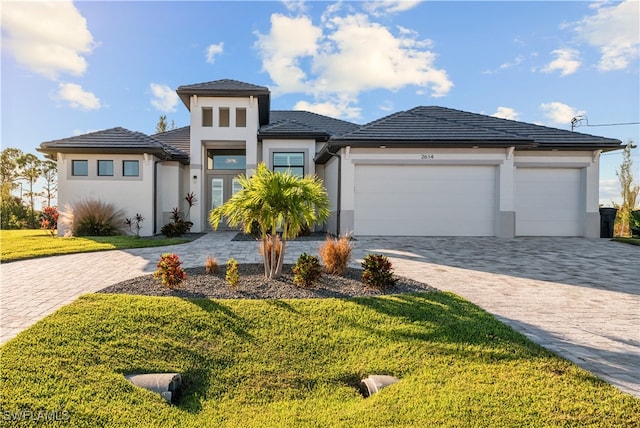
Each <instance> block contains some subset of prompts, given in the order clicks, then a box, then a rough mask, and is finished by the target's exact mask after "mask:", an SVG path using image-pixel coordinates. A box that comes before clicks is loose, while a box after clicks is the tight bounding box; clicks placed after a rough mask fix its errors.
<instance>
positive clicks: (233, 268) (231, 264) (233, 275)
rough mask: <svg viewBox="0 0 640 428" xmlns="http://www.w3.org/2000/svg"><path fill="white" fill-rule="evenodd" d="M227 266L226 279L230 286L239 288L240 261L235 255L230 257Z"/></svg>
mask: <svg viewBox="0 0 640 428" xmlns="http://www.w3.org/2000/svg"><path fill="white" fill-rule="evenodd" d="M226 268H227V271H226V272H225V274H224V279H225V280H226V281H227V283H228V284H229V286H231V288H233V289H234V290H235V289H237V288H238V282H239V281H240V270H239V266H238V261H237V260H236V259H234V258H233V257H232V258H230V259H229V260H227V264H226Z"/></svg>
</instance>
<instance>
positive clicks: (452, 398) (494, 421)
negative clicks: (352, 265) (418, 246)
mask: <svg viewBox="0 0 640 428" xmlns="http://www.w3.org/2000/svg"><path fill="white" fill-rule="evenodd" d="M0 367H1V370H2V378H1V385H2V386H1V388H2V391H1V394H0V397H1V398H0V407H1V408H2V412H3V417H4V418H5V419H4V424H5V425H4V426H14V425H16V426H17V425H19V424H18V423H17V422H14V421H11V420H9V419H11V417H15V415H21V414H24V413H21V412H24V411H31V412H35V413H37V412H38V411H45V412H46V411H48V412H57V414H58V415H59V416H60V415H62V416H63V417H64V418H65V419H68V420H64V421H60V422H59V424H60V426H74V427H75V426H143V427H159V426H166V427H225V426H227V427H269V426H276V427H281V426H291V427H306V426H313V427H332V426H342V427H353V426H365V427H366V426H369V427H379V426H385V427H390V426H405V427H409V426H411V427H413V426H416V427H429V426H445V427H522V426H531V427H542V426H554V427H556V426H576V427H578V426H579V427H584V426H593V427H608V426H610V427H623V426H624V427H626V426H639V425H640V399H637V398H634V397H632V396H630V395H627V394H623V393H621V392H619V391H618V390H616V389H615V388H614V387H612V386H610V385H608V384H606V383H605V382H603V381H601V380H599V379H597V378H595V377H594V376H592V375H590V374H589V373H588V372H586V371H584V370H582V369H580V368H578V367H577V366H575V365H574V364H572V363H570V362H568V361H565V360H563V359H560V358H558V357H557V356H555V355H553V354H551V353H550V352H548V351H546V350H545V349H543V348H541V347H539V346H537V345H535V344H534V343H532V342H530V341H529V340H528V339H526V338H525V337H523V336H522V335H520V334H518V333H516V332H514V331H513V330H512V329H510V328H509V327H507V326H505V325H504V324H502V323H500V322H498V321H496V320H495V318H493V317H492V316H491V315H489V314H487V313H486V312H484V311H482V310H481V309H479V308H478V307H476V306H474V305H472V304H471V303H469V302H467V301H465V300H463V299H461V298H459V297H457V296H454V295H452V294H448V293H427V294H415V295H398V296H385V297H372V298H354V299H324V300H323V299H309V300H207V299H180V298H158V297H142V296H125V295H101V294H94V295H87V296H84V297H82V298H80V299H79V300H77V301H76V302H74V303H73V304H70V305H68V306H66V307H64V308H62V309H60V310H59V311H57V312H56V313H55V314H53V315H51V316H49V317H47V318H45V319H44V320H42V321H40V322H38V323H37V324H36V325H34V326H33V327H32V328H30V329H29V330H27V331H25V332H23V333H21V334H20V335H18V336H17V337H16V338H14V339H13V340H11V341H9V342H8V343H7V344H5V345H4V346H3V347H2V348H0ZM173 371H177V372H180V373H182V374H183V378H184V387H185V389H184V391H183V394H182V396H181V398H180V399H179V401H178V402H177V403H176V404H175V405H170V404H168V403H166V402H165V401H164V399H163V398H161V397H160V396H159V395H157V394H154V393H152V392H149V391H146V390H143V389H139V388H137V387H134V386H132V385H131V384H129V383H128V382H127V381H126V380H125V379H124V377H123V374H129V373H141V372H173ZM369 374H390V375H394V376H397V377H399V378H400V379H401V381H400V382H399V383H397V384H395V385H392V386H390V387H388V388H386V389H383V390H382V391H381V392H379V393H377V394H375V395H374V396H372V397H369V398H363V397H362V396H361V395H360V394H359V393H358V391H357V387H356V386H357V384H358V381H359V380H360V379H361V378H364V377H366V376H368V375H369ZM30 423H32V422H31V421H27V422H24V425H25V426H29V424H30Z"/></svg>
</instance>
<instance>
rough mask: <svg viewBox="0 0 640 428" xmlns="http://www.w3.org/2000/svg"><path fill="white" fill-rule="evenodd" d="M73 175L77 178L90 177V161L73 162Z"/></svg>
mask: <svg viewBox="0 0 640 428" xmlns="http://www.w3.org/2000/svg"><path fill="white" fill-rule="evenodd" d="M71 175H73V176H75V177H86V176H87V175H89V161H86V160H74V161H71Z"/></svg>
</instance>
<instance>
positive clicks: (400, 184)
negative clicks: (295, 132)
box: [354, 165, 497, 236]
mask: <svg viewBox="0 0 640 428" xmlns="http://www.w3.org/2000/svg"><path fill="white" fill-rule="evenodd" d="M496 211H497V209H496V167H495V166H485V165H428V166H423V165H356V170H355V213H354V233H355V234H356V235H396V236H494V235H495V219H496Z"/></svg>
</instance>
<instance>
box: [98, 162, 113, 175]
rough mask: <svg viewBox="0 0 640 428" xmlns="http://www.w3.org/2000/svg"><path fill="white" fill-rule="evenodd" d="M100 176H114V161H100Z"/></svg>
mask: <svg viewBox="0 0 640 428" xmlns="http://www.w3.org/2000/svg"><path fill="white" fill-rule="evenodd" d="M98 176H101V177H110V176H113V161H112V160H99V161H98Z"/></svg>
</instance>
